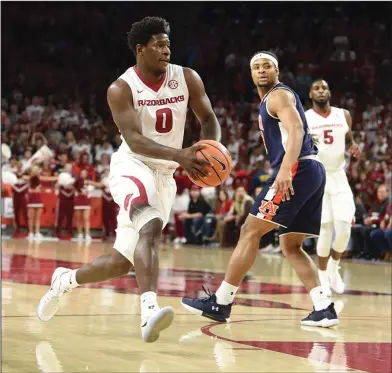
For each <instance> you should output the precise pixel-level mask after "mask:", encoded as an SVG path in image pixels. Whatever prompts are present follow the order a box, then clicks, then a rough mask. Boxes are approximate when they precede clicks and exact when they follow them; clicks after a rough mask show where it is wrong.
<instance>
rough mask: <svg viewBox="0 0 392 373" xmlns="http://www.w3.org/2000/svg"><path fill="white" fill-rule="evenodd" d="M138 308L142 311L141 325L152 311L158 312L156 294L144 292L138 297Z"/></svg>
mask: <svg viewBox="0 0 392 373" xmlns="http://www.w3.org/2000/svg"><path fill="white" fill-rule="evenodd" d="M140 308H141V311H142V325H143V324H145V322H146V319H148V318H149V317H150V314H151V313H152V312H153V311H156V310H159V306H158V299H157V293H154V292H153V291H146V292H145V293H143V294H142V295H141V296H140Z"/></svg>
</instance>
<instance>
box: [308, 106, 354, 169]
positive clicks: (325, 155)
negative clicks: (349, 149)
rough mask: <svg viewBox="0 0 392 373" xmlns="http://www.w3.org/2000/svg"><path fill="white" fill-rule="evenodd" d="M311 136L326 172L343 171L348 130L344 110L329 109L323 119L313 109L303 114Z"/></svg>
mask: <svg viewBox="0 0 392 373" xmlns="http://www.w3.org/2000/svg"><path fill="white" fill-rule="evenodd" d="M305 116H306V121H307V123H308V127H309V130H310V133H311V135H312V136H313V137H314V138H315V140H316V142H317V148H318V149H319V154H318V155H319V157H320V160H321V162H322V163H323V165H324V167H325V169H326V170H327V171H333V170H339V169H344V166H345V157H344V153H345V149H346V133H347V132H348V130H349V127H348V124H347V121H346V117H345V115H344V110H343V109H339V108H336V107H331V111H330V113H329V115H328V116H326V117H324V116H322V115H320V114H318V113H316V112H315V111H314V110H313V109H310V110H308V111H306V112H305Z"/></svg>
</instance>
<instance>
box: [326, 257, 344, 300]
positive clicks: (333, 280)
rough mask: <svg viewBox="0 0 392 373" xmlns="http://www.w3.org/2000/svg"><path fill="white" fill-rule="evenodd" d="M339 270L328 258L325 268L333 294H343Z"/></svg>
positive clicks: (342, 283)
mask: <svg viewBox="0 0 392 373" xmlns="http://www.w3.org/2000/svg"><path fill="white" fill-rule="evenodd" d="M339 269H340V267H339V265H334V264H333V263H332V262H331V258H330V259H329V261H328V266H327V272H328V276H329V283H330V286H331V288H332V290H333V291H334V292H335V293H337V294H343V293H344V282H343V280H342V277H341V276H340V273H339Z"/></svg>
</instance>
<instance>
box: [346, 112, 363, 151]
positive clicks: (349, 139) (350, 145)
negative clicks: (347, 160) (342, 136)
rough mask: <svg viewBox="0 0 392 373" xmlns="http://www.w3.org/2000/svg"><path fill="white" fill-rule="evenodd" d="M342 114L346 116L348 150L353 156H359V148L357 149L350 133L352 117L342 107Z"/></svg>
mask: <svg viewBox="0 0 392 373" xmlns="http://www.w3.org/2000/svg"><path fill="white" fill-rule="evenodd" d="M344 116H345V117H346V122H347V124H348V131H347V133H346V145H347V148H348V151H349V152H350V153H351V154H352V155H353V156H354V157H356V158H357V157H359V156H360V155H361V149H359V146H358V144H356V143H355V141H354V138H353V133H352V130H351V128H352V126H353V119H352V117H351V114H350V112H349V111H348V110H346V109H344Z"/></svg>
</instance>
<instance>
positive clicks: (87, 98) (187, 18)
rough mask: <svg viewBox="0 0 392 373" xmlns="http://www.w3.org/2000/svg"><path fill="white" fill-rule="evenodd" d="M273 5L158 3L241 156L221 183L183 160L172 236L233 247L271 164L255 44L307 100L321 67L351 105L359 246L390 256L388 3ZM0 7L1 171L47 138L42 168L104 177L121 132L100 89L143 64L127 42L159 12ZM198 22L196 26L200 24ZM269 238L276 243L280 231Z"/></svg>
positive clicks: (178, 59) (184, 60)
mask: <svg viewBox="0 0 392 373" xmlns="http://www.w3.org/2000/svg"><path fill="white" fill-rule="evenodd" d="M272 5H273V4H272V3H271V4H269V3H266V4H265V6H263V10H260V9H259V7H258V6H256V4H252V3H243V4H242V5H241V6H239V7H238V4H237V5H236V6H235V7H234V6H233V5H229V3H227V6H226V4H225V6H222V5H219V4H218V3H214V5H210V4H207V5H206V4H203V3H183V4H182V3H177V4H176V5H173V4H172V5H166V4H165V5H164V4H162V9H161V10H160V11H159V12H158V13H159V14H160V15H162V16H164V17H167V19H168V20H169V22H171V27H172V30H173V33H172V35H171V39H172V49H173V50H172V60H173V62H174V63H178V64H183V65H185V66H190V67H192V68H194V69H195V70H197V71H198V72H199V73H200V75H201V76H202V77H203V80H204V82H205V85H206V90H207V93H208V94H209V96H210V98H211V101H212V105H213V109H214V112H215V113H216V115H217V117H218V120H219V122H220V124H221V127H222V143H223V144H224V145H226V147H227V149H228V150H229V151H230V153H231V154H232V157H233V161H234V167H233V171H232V174H231V176H230V178H229V179H228V180H227V181H226V183H225V184H224V185H223V186H222V187H221V188H204V189H203V190H201V191H200V190H199V188H198V187H196V186H192V185H191V183H190V181H189V179H188V178H187V177H186V175H184V172H183V171H182V170H181V169H178V170H177V172H176V174H175V178H176V182H177V186H178V195H177V200H176V203H175V206H174V207H173V219H172V221H171V224H170V228H172V231H173V232H174V233H173V237H172V238H173V239H174V240H175V242H183V243H184V242H188V243H192V244H196V245H200V244H206V245H212V246H213V244H214V243H219V245H220V246H223V247H231V246H233V245H234V244H235V242H236V240H237V239H238V234H239V230H240V227H241V225H242V224H243V222H244V220H245V218H246V216H247V214H248V212H249V208H250V206H251V203H252V201H253V199H254V197H255V195H257V193H258V192H259V191H260V189H261V188H262V187H263V185H264V184H265V183H266V181H267V179H268V177H269V175H270V174H271V172H272V170H271V167H270V165H269V162H268V158H267V156H266V153H265V149H264V146H263V144H262V143H261V139H260V134H259V129H258V107H259V98H258V96H257V94H256V92H255V89H254V86H253V83H252V81H251V79H250V74H249V59H250V57H251V56H252V54H253V53H254V52H255V51H256V50H260V49H267V50H271V51H273V52H274V53H276V54H277V55H278V57H279V61H280V65H281V70H280V80H281V81H283V82H284V83H286V84H288V85H289V86H291V87H293V88H294V89H295V90H296V91H297V92H298V94H299V96H300V97H301V100H302V102H303V104H304V106H305V108H309V106H310V102H309V99H308V91H309V86H310V84H311V82H312V80H313V79H314V78H316V77H324V78H325V79H326V80H327V81H328V82H329V83H330V86H331V89H332V104H333V105H335V106H338V107H344V108H347V109H348V110H349V111H350V112H351V114H352V116H353V130H354V138H355V141H356V142H357V143H358V144H360V148H361V150H362V156H361V157H360V159H350V158H349V157H347V173H348V178H349V182H350V185H351V187H352V190H353V193H354V196H355V203H356V206H357V213H356V222H355V226H354V227H353V241H352V248H353V250H352V251H351V253H352V255H354V256H359V257H364V258H373V257H374V258H376V257H377V258H381V257H385V258H389V256H390V253H391V252H392V241H391V234H390V232H391V220H390V216H391V205H390V190H389V186H390V185H391V177H392V163H391V157H390V151H391V147H390V145H391V128H392V100H391V98H392V95H391V86H390V84H388V81H389V82H390V81H392V66H391V61H392V59H391V48H390V45H391V35H392V34H391V25H390V23H389V22H388V20H387V18H386V15H385V13H383V12H382V11H379V12H377V14H375V15H374V17H372V19H371V20H370V19H369V17H368V11H369V8H371V4H370V3H369V4H366V3H357V4H344V3H342V4H339V5H337V4H335V3H334V4H331V5H330V4H327V3H325V4H323V3H320V4H309V7H307V10H301V11H299V10H298V9H297V8H296V6H295V4H290V5H287V6H286V5H285V7H286V9H282V10H281V11H279V15H278V18H277V15H276V7H275V6H272ZM174 6H175V8H176V9H175V14H176V16H175V17H172V16H171V14H172V13H171V12H172V9H171V7H174ZM382 6H383V5H382V3H380V7H382ZM25 7H27V8H29V9H28V10H26V8H25ZM211 7H212V8H211ZM301 9H304V7H301ZM4 12H7V13H8V15H9V16H8V17H5V18H4V27H5V28H7V30H8V32H7V33H5V34H4V35H3V36H4V38H3V39H4V40H3V47H4V48H3V50H4V51H6V53H5V56H4V59H3V60H4V63H3V66H2V69H3V82H2V85H3V90H2V102H1V109H2V112H1V125H2V126H1V131H2V132H1V139H2V143H4V144H7V145H8V146H9V148H10V150H11V157H10V158H9V160H8V161H7V162H4V161H5V159H4V158H3V164H2V169H3V171H4V170H9V171H15V172H16V171H17V168H18V164H20V165H22V166H23V164H25V163H26V162H27V161H28V160H29V158H31V156H32V155H33V154H34V153H35V152H36V151H37V150H38V149H39V148H40V147H41V146H42V145H47V146H48V147H49V148H50V149H51V150H52V151H53V152H54V154H55V156H54V157H53V158H51V159H50V160H47V161H45V162H44V163H43V164H42V165H41V175H43V176H46V177H52V176H56V175H59V174H60V173H61V172H62V171H63V170H64V169H65V167H66V165H67V164H70V163H71V164H72V174H73V175H74V176H75V177H77V176H79V175H80V174H81V172H82V171H83V170H86V171H85V172H86V173H87V178H88V180H91V181H92V182H95V183H99V182H100V181H101V180H102V179H104V178H105V177H107V173H108V169H109V164H110V158H111V155H112V154H113V152H115V151H116V150H117V149H118V147H119V146H120V144H121V141H122V140H121V136H120V134H119V133H118V130H117V128H116V126H115V124H114V123H113V121H112V119H111V117H110V113H109V112H108V107H107V104H106V97H105V96H106V89H107V87H108V85H109V84H110V82H111V81H113V80H115V79H116V78H117V77H118V76H119V75H120V74H121V73H122V72H123V71H125V70H126V69H127V68H128V67H129V66H131V65H132V64H133V63H134V57H133V56H132V54H131V52H130V51H128V50H127V49H126V32H127V31H128V30H129V28H130V23H131V21H130V18H129V14H131V15H132V20H138V19H139V18H141V17H143V16H145V15H147V14H156V13H157V12H156V11H153V9H152V8H151V5H150V4H149V3H148V2H146V3H138V4H137V6H136V4H134V3H132V2H129V3H121V5H120V4H117V3H102V4H91V3H83V2H82V3H73V4H72V6H71V5H70V3H69V4H68V3H59V4H54V3H53V4H52V3H32V4H28V3H25V4H24V5H23V11H21V5H18V4H17V3H7V4H5V5H4ZM181 14H182V15H184V17H181ZM372 14H374V13H372ZM294 15H295V17H294ZM70 19H71V20H72V22H70ZM20 25H23V29H21V27H20ZM196 25H197V26H196ZM195 27H197V29H198V30H199V31H200V32H198V33H194V32H193V31H194V29H195ZM293 29H295V30H296V31H295V32H291V31H292V30H293ZM108 31H110V32H108ZM21 35H22V37H21ZM26 35H29V37H28V38H27V37H26ZM32 41H34V42H32ZM271 47H273V48H272V49H271ZM255 48H256V49H255ZM187 126H188V128H191V129H192V131H186V136H185V139H184V146H188V145H191V144H192V143H194V142H195V141H197V140H198V139H199V138H198V134H199V133H200V126H199V124H198V122H197V120H196V118H195V117H194V115H193V114H192V113H191V112H189V115H188V117H187ZM48 183H49V184H52V185H54V184H55V181H52V182H51V181H48ZM167 232H168V231H167ZM384 232H389V233H385V234H384ZM261 246H267V247H268V248H269V249H268V250H269V251H273V250H275V251H279V248H278V247H277V244H276V237H275V235H274V234H271V235H270V237H267V239H266V240H264V242H262V243H261Z"/></svg>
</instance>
